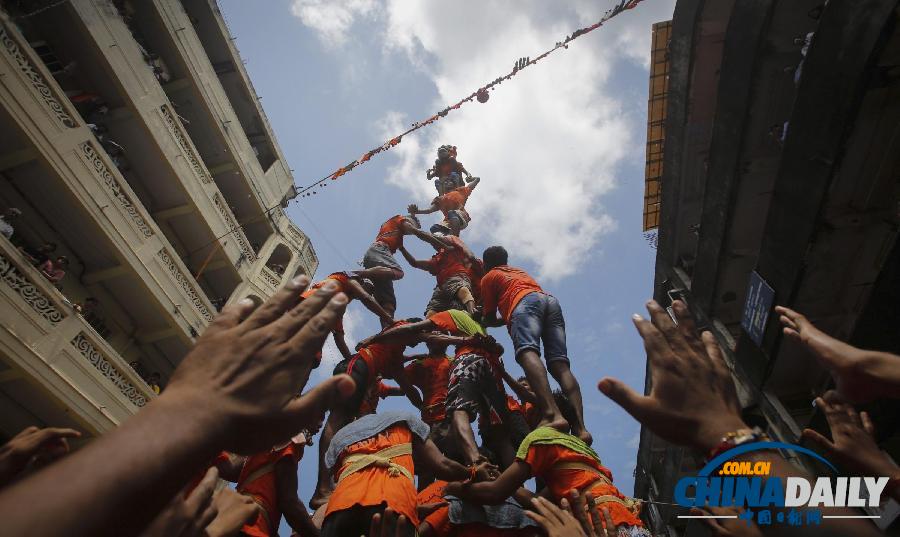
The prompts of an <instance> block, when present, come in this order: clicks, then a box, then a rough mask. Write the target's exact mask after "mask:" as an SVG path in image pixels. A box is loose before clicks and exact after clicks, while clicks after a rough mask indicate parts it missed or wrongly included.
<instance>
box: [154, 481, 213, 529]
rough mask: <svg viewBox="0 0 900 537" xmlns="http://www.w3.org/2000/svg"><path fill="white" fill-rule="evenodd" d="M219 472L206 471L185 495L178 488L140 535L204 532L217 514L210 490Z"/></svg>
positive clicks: (211, 490)
mask: <svg viewBox="0 0 900 537" xmlns="http://www.w3.org/2000/svg"><path fill="white" fill-rule="evenodd" d="M218 478H219V472H218V470H216V469H215V468H210V469H209V470H207V471H206V475H204V476H203V479H202V480H201V481H200V484H198V485H197V486H196V487H195V488H194V490H193V491H191V493H190V494H189V495H187V496H186V497H185V494H184V492H181V491H179V492H178V493H177V494H175V496H174V497H173V498H172V500H171V501H170V502H169V504H168V505H167V506H166V507H165V508H164V509H163V510H162V512H161V513H160V514H159V515H158V516H157V517H156V519H155V520H154V521H153V522H151V523H150V526H148V527H147V529H146V530H144V532H143V533H142V534H141V537H170V536H176V537H200V536H202V535H205V528H206V526H208V525H209V523H210V522H212V521H213V520H214V519H215V518H216V516H217V515H218V514H219V513H218V510H217V508H216V506H214V505H213V501H212V498H213V492H214V491H215V490H216V480H217V479H218Z"/></svg>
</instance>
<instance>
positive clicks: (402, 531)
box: [394, 515, 406, 537]
mask: <svg viewBox="0 0 900 537" xmlns="http://www.w3.org/2000/svg"><path fill="white" fill-rule="evenodd" d="M394 535H395V536H396V537H406V515H400V518H398V519H397V531H396V532H394Z"/></svg>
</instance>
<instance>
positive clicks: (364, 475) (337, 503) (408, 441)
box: [321, 412, 498, 537]
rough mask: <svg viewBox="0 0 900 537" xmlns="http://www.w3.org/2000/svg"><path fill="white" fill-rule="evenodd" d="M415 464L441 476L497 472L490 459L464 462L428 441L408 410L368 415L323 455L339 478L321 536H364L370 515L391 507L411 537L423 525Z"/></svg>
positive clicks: (423, 427) (460, 477) (340, 435)
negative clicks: (420, 521) (459, 461)
mask: <svg viewBox="0 0 900 537" xmlns="http://www.w3.org/2000/svg"><path fill="white" fill-rule="evenodd" d="M416 463H418V465H421V466H427V467H428V468H430V469H431V471H432V472H433V473H434V475H436V476H437V477H438V478H440V479H444V480H447V481H450V480H464V479H467V480H471V481H476V480H486V479H492V478H493V477H495V476H496V475H497V473H498V472H497V468H496V467H495V466H492V465H490V464H489V463H487V462H484V463H481V464H478V465H474V464H473V465H469V466H468V467H467V466H463V465H462V464H459V463H458V462H455V461H452V460H450V459H448V458H446V457H444V456H443V455H442V454H441V452H440V451H439V450H438V448H437V446H435V445H434V443H433V442H431V441H430V440H428V426H427V425H425V423H424V422H422V421H421V420H420V419H419V418H417V417H416V416H415V415H413V414H410V413H405V412H385V413H383V414H369V415H367V416H364V417H362V418H360V419H358V420H356V421H355V422H353V423H352V424H350V425H347V426H346V427H344V428H343V429H341V430H340V432H338V434H336V435H335V436H334V438H333V439H332V440H331V443H330V445H329V446H328V451H327V452H326V454H325V465H326V468H327V469H328V470H329V471H331V472H332V473H333V475H334V477H335V481H337V486H336V487H335V489H334V492H333V493H332V495H331V497H330V499H329V500H328V507H327V508H326V510H325V521H324V523H323V524H322V533H321V534H322V537H343V536H346V535H365V534H367V532H368V530H369V525H370V523H371V520H372V517H373V516H374V515H375V514H378V513H383V512H384V511H385V509H387V508H390V509H392V510H393V511H394V512H396V513H397V514H399V515H403V516H405V517H406V518H407V520H408V521H409V522H410V524H409V525H408V526H407V528H408V533H407V535H409V536H413V535H415V528H416V527H417V526H418V525H419V514H418V512H417V509H416V507H417V502H416V488H415V485H414V475H415V473H416V470H415V468H416Z"/></svg>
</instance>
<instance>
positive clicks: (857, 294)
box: [635, 0, 900, 536]
mask: <svg viewBox="0 0 900 537" xmlns="http://www.w3.org/2000/svg"><path fill="white" fill-rule="evenodd" d="M897 23H898V3H897V1H896V0H829V1H828V2H827V4H826V3H825V2H823V1H822V0H754V1H734V0H715V1H711V0H679V1H678V3H677V5H676V7H675V13H674V18H673V21H672V25H671V30H670V31H671V37H670V41H669V44H668V55H667V58H666V61H667V63H668V65H667V67H666V68H665V69H659V68H654V72H663V71H664V72H666V73H668V85H667V86H666V90H665V98H666V111H665V121H664V129H665V136H664V142H665V143H664V149H663V162H662V165H661V168H662V173H661V177H659V175H658V174H657V175H656V176H651V173H650V172H651V171H654V172H656V171H657V168H655V167H654V168H652V170H651V167H650V166H649V154H650V151H649V149H648V197H649V196H650V195H652V194H653V192H654V191H653V190H652V188H653V187H654V186H657V185H650V182H651V181H657V179H658V189H659V195H660V199H659V207H658V210H659V216H658V218H659V222H658V249H657V258H656V275H655V282H654V296H655V298H656V300H657V301H659V302H660V303H661V304H663V305H664V306H669V305H670V304H671V302H672V300H673V299H676V298H682V299H684V300H685V301H686V302H687V304H688V306H689V307H690V309H691V311H692V312H693V314H694V315H695V316H696V317H697V319H698V322H699V325H700V327H701V328H702V329H708V330H711V331H712V332H713V333H714V334H715V336H716V338H717V339H718V341H719V343H720V344H721V345H722V347H723V348H724V349H725V351H726V352H725V354H726V360H727V361H728V365H729V367H730V368H731V369H732V371H733V375H734V379H735V382H736V385H737V387H738V392H739V396H740V399H741V403H742V406H743V407H744V414H745V419H746V420H747V421H748V422H749V423H751V424H753V425H758V426H760V427H762V428H763V429H765V430H766V431H767V432H768V433H769V435H770V436H772V437H773V438H774V439H777V440H780V441H784V442H791V443H802V441H801V440H800V433H801V431H802V429H803V428H804V427H811V428H814V429H818V430H822V431H825V430H827V425H826V424H825V422H824V419H823V416H822V415H821V413H819V412H817V411H816V410H815V409H814V408H813V406H812V404H811V403H812V401H813V399H814V398H815V397H816V396H817V395H820V394H821V393H823V392H824V391H825V390H826V389H828V388H829V387H831V386H832V380H831V378H830V376H829V374H828V373H827V371H825V370H823V368H822V367H820V366H819V364H818V363H817V362H816V361H815V360H814V359H813V358H812V357H811V356H809V355H808V354H807V353H805V352H804V351H803V349H800V348H798V347H797V346H796V345H794V344H792V342H788V341H785V340H784V339H783V337H782V333H781V330H780V326H779V323H778V319H777V318H776V316H775V315H772V308H773V307H774V305H775V304H784V305H787V306H790V307H792V308H794V309H796V310H798V311H800V312H802V313H804V314H806V315H807V316H808V317H809V318H810V319H811V320H812V321H813V322H814V323H815V324H816V325H817V326H819V327H820V328H821V329H823V330H824V331H826V332H827V333H829V334H831V335H833V336H835V337H838V338H840V339H843V340H847V341H850V342H851V343H853V344H854V345H857V346H860V347H863V348H874V349H878V350H885V351H890V352H898V351H900V335H898V331H897V328H896V327H897V326H898V322H900V308H898V307H897V304H898V303H900V249H898V246H897V232H898V224H900V211H898V207H900V187H898V184H900V183H898V177H900V136H898V135H900V33H898V32H897ZM654 61H655V60H654ZM651 85H652V80H651ZM654 115H655V116H656V117H657V118H658V117H659V113H658V112H657V113H655V114H654V112H653V110H652V108H651V116H654ZM650 119H651V123H652V121H653V120H654V117H651V118H650ZM647 206H648V204H647V203H646V202H645V211H647V210H648V208H647ZM649 210H650V211H651V212H652V211H654V210H655V207H653V206H652V204H650V207H649ZM649 216H650V217H651V218H649V219H648V215H647V214H646V213H645V226H646V223H647V222H648V221H652V219H653V218H655V215H653V214H650V215H649ZM650 389H651V385H650V375H649V369H648V375H647V380H646V385H645V391H646V392H647V393H649V391H650ZM697 389H703V387H702V386H698V387H697ZM870 410H872V412H873V413H874V414H875V417H876V422H877V425H879V427H878V429H879V438H878V440H879V441H880V442H881V443H882V446H883V447H884V448H885V449H886V450H887V451H888V452H889V453H891V454H892V455H894V458H895V459H897V458H898V457H897V454H898V441H897V434H896V431H897V416H898V415H900V413H898V412H897V408H896V405H893V404H891V403H887V402H877V403H875V404H874V405H872V406H871V408H870ZM785 455H786V456H788V457H790V458H792V459H793V460H794V462H796V463H797V464H799V465H802V466H806V467H807V468H809V469H812V470H815V468H812V466H811V463H810V462H809V460H806V459H804V458H802V457H798V456H796V455H795V454H794V453H791V452H786V453H785ZM702 459H703V455H700V454H696V453H693V452H691V451H689V450H684V449H681V448H678V447H675V446H672V445H669V444H667V443H666V442H664V441H662V440H660V439H659V438H657V437H655V436H654V435H653V434H651V433H650V432H649V431H648V430H646V429H644V430H642V433H641V442H640V448H639V453H638V461H637V468H636V472H635V496H636V497H639V498H644V499H648V500H651V501H653V502H658V503H655V504H648V505H647V506H646V507H645V511H644V517H645V519H646V520H647V522H648V524H649V526H650V527H651V528H652V530H653V531H654V532H655V534H658V535H666V536H675V535H706V533H705V531H704V530H703V529H701V528H700V527H699V526H701V524H698V523H697V521H694V522H693V523H691V524H687V522H688V521H687V520H685V519H679V518H678V515H680V514H685V513H684V510H683V509H681V508H679V507H673V506H671V505H667V504H669V503H671V502H672V501H673V499H672V496H673V491H674V487H675V483H676V482H677V480H678V479H679V478H680V477H682V476H687V475H696V471H697V470H698V469H699V468H700V466H702V463H703V460H702ZM879 522H880V523H887V522H890V521H889V520H881V521H879Z"/></svg>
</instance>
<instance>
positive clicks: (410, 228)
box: [401, 221, 450, 250]
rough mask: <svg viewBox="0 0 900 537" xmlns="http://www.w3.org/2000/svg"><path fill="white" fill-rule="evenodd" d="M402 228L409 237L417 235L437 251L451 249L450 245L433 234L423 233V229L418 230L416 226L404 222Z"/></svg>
mask: <svg viewBox="0 0 900 537" xmlns="http://www.w3.org/2000/svg"><path fill="white" fill-rule="evenodd" d="M401 228H402V229H403V232H404V233H406V234H408V235H415V236H416V237H418V238H419V239H420V240H423V241H425V242H427V243H428V244H430V245H431V246H433V247H434V249H435V250H440V249H441V248H449V247H450V245H449V244H448V243H446V242H444V241H442V240H441V239H439V238H437V237H435V236H434V235H433V234H431V233H428V232H427V231H422V230H421V229H419V228H417V227H416V226H414V225H412V224H410V223H409V222H407V221H404V222H403V223H402V224H401Z"/></svg>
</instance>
